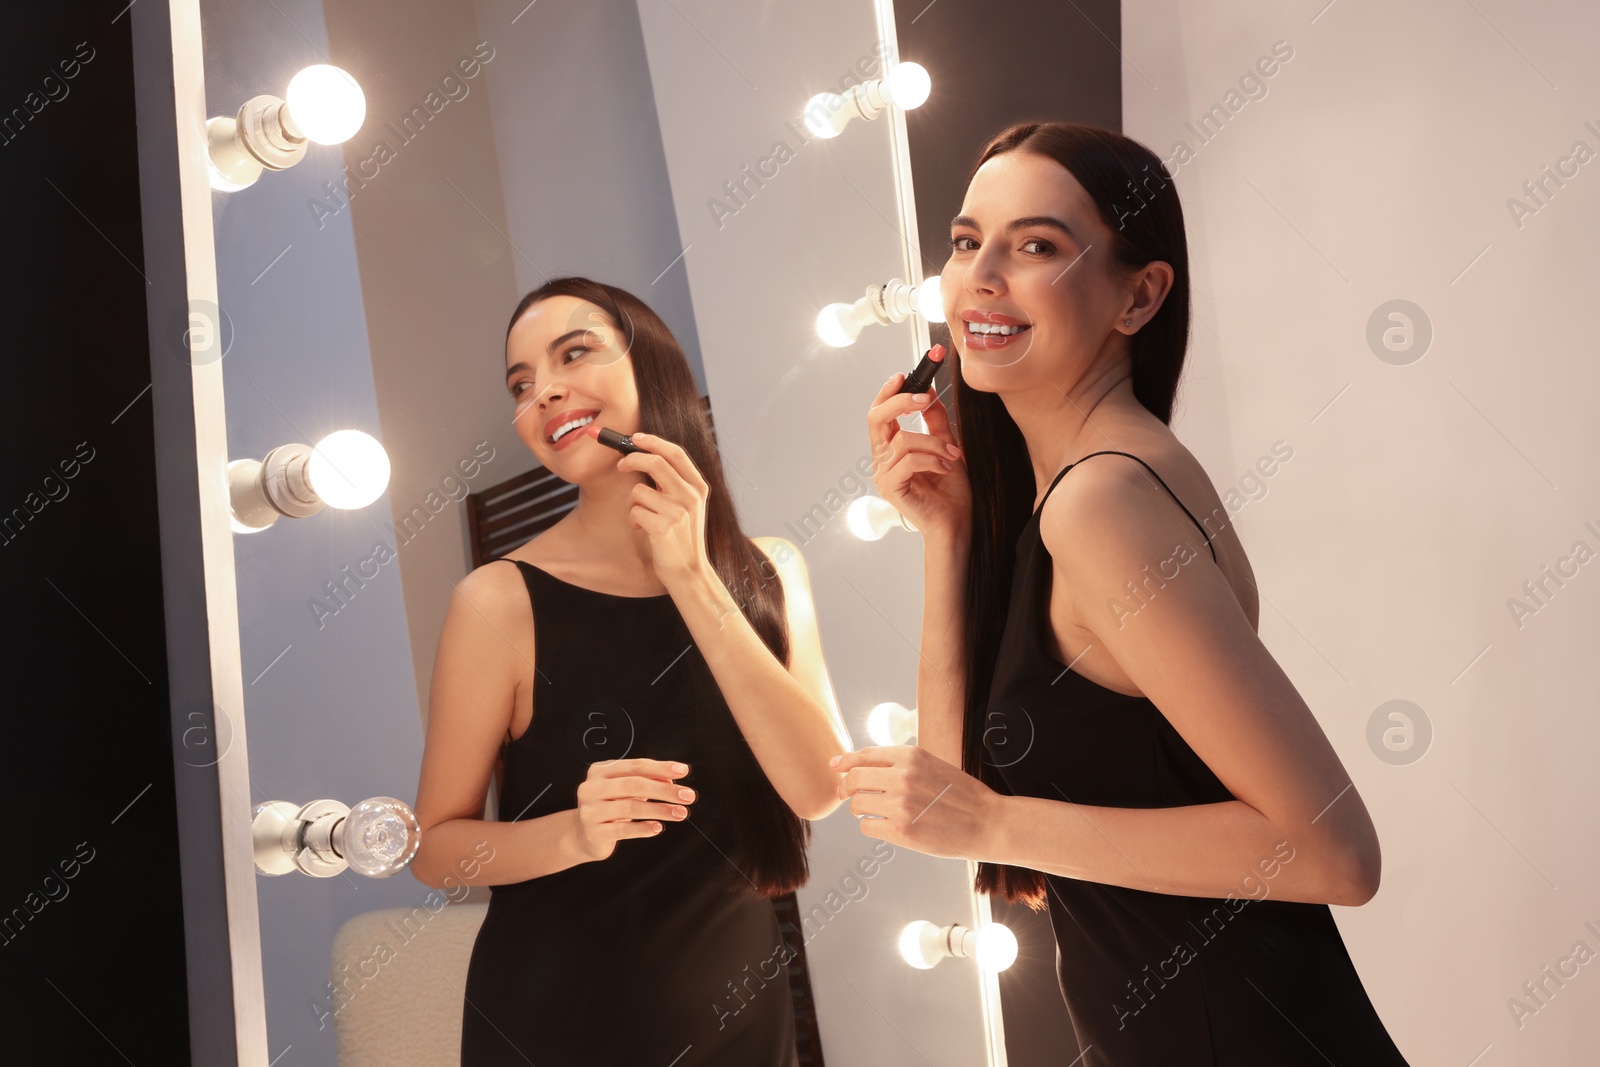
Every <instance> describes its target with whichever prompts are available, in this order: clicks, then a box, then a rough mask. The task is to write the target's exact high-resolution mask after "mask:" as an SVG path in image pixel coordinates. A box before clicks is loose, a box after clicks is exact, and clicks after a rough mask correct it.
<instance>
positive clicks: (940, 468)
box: [867, 345, 972, 539]
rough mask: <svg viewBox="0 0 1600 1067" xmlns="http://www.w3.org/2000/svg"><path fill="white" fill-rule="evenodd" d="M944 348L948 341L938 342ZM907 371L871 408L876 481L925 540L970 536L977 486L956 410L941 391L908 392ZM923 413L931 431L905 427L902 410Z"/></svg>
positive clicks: (894, 379)
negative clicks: (970, 477) (955, 427)
mask: <svg viewBox="0 0 1600 1067" xmlns="http://www.w3.org/2000/svg"><path fill="white" fill-rule="evenodd" d="M934 349H938V350H939V351H940V352H941V353H942V352H943V350H944V346H943V345H935V346H934ZM904 380H905V375H904V374H895V375H893V376H892V377H891V378H890V379H889V380H888V381H887V382H884V383H883V388H882V389H880V390H878V395H877V396H876V397H874V398H873V401H872V407H871V408H869V409H868V411H867V437H868V439H869V440H870V441H871V443H872V469H873V476H872V484H873V485H875V486H877V488H878V495H879V496H881V497H883V499H884V500H887V501H888V502H889V503H890V504H892V505H894V508H895V510H897V511H899V512H900V514H902V515H904V516H905V517H906V518H908V519H910V520H911V522H912V523H913V524H914V525H915V526H916V527H917V529H918V530H919V531H921V532H922V535H923V537H924V539H930V538H952V539H953V538H960V537H965V536H966V535H967V530H968V524H969V522H970V515H971V513H972V486H971V484H970V483H969V482H968V481H967V467H966V461H965V457H964V456H963V455H962V453H961V449H960V448H959V447H958V446H957V445H956V441H955V435H954V434H953V433H952V432H951V430H950V415H949V412H948V411H947V410H946V408H945V406H944V401H942V400H940V399H939V395H938V392H937V390H933V389H930V390H928V391H927V392H925V393H902V392H900V387H901V384H902V383H903V382H904ZM916 411H920V412H922V417H923V419H924V420H925V421H926V423H927V426H928V432H927V433H917V432H915V431H913V430H906V429H902V428H901V426H900V422H899V419H900V417H901V416H902V415H910V414H911V413H912V412H916Z"/></svg>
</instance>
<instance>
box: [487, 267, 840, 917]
mask: <svg viewBox="0 0 1600 1067" xmlns="http://www.w3.org/2000/svg"><path fill="white" fill-rule="evenodd" d="M553 296H572V297H577V298H578V299H579V300H585V301H588V302H589V303H591V304H593V305H595V306H596V307H598V308H600V310H601V311H603V312H604V313H605V315H606V317H607V318H608V319H609V320H610V321H611V325H612V326H613V328H615V329H616V330H618V331H619V332H620V333H621V335H622V338H621V340H622V342H623V347H625V348H626V349H627V351H628V353H629V355H630V356H631V357H632V362H633V380H634V385H635V387H636V388H637V389H638V392H639V429H641V430H643V431H644V432H646V433H653V434H655V435H656V436H658V437H663V438H665V439H666V440H668V441H672V442H673V443H675V444H677V445H680V446H682V448H683V450H684V451H685V452H688V453H689V458H690V459H692V460H693V461H694V465H695V468H696V469H697V470H699V471H700V474H701V476H702V477H704V478H705V480H706V485H707V487H708V489H709V492H708V493H707V497H706V558H707V559H709V560H710V561H711V566H712V567H713V569H715V570H716V572H717V575H718V577H720V578H721V579H722V582H723V584H724V585H725V586H727V588H728V589H729V591H730V592H732V593H733V595H734V599H735V601H736V602H737V603H738V605H739V610H740V611H741V612H743V614H744V617H745V618H746V619H748V620H749V621H750V626H751V628H752V629H754V630H755V632H756V633H757V634H759V635H760V637H761V640H762V642H763V643H765V644H766V646H767V648H768V649H770V650H771V652H772V654H773V655H774V656H776V657H777V659H778V662H780V663H782V664H784V665H785V666H786V667H787V666H788V663H789V626H788V623H787V621H786V617H785V615H784V596H783V585H782V584H781V583H780V581H779V579H778V576H777V571H776V569H775V568H774V567H773V565H772V563H770V562H769V561H768V560H767V558H766V557H765V556H764V555H763V554H762V552H761V550H760V549H759V548H757V547H756V546H755V544H754V543H753V542H751V541H750V539H749V538H747V537H745V535H744V532H743V531H742V530H741V529H740V528H739V516H738V513H737V511H736V510H735V508H734V505H733V497H732V495H731V494H730V493H729V492H728V484H727V481H726V480H725V479H724V478H723V474H722V458H721V455H720V454H719V453H718V451H717V446H716V442H715V441H714V440H713V438H712V436H711V423H710V420H709V419H708V418H707V417H706V411H705V407H704V405H703V404H702V403H701V401H700V394H699V391H698V389H697V388H696V386H695V383H694V376H693V374H691V373H690V371H689V361H688V359H687V358H686V357H685V356H684V354H683V348H682V346H680V345H679V344H678V340H677V338H675V337H674V336H672V331H671V330H669V329H667V324H666V323H664V322H662V321H661V317H660V316H659V315H657V314H656V313H655V312H654V311H652V310H651V309H650V307H649V306H648V305H646V304H645V303H644V301H642V300H640V299H639V298H638V297H636V296H634V295H633V294H632V293H630V292H627V291H626V290H624V289H619V288H617V287H616V286H614V285H607V284H606V283H604V282H597V281H592V280H590V279H588V278H578V277H567V278H552V279H550V280H549V281H547V282H545V283H544V284H543V285H541V286H539V288H537V289H535V290H533V292H531V293H529V294H528V295H527V296H525V297H523V298H522V300H521V301H520V302H519V303H518V304H517V309H516V310H515V311H514V312H512V313H511V323H510V324H509V325H507V327H506V336H507V337H508V338H509V337H510V336H511V326H513V325H515V324H516V321H517V320H518V319H519V318H521V317H522V313H523V312H524V311H526V310H527V309H528V308H529V307H531V306H532V305H534V304H535V303H537V302H539V301H540V300H545V299H548V298H549V297H553ZM706 720H707V722H708V725H709V726H710V728H711V729H712V731H713V732H714V738H713V743H714V744H715V745H716V747H717V749H718V750H719V751H722V752H726V753H727V754H728V755H729V758H728V759H727V760H725V761H719V762H718V764H717V765H716V766H715V767H712V766H711V761H706V763H707V767H706V770H707V771H709V772H713V773H714V776H715V778H716V788H718V789H719V790H720V791H722V795H724V796H728V797H733V798H737V799H736V801H735V803H734V804H733V805H732V811H733V835H734V843H733V849H732V852H733V855H732V856H731V857H729V858H730V859H731V860H732V865H731V866H732V868H734V869H730V871H729V873H728V887H729V888H730V889H739V888H743V887H745V886H747V885H749V884H751V883H753V884H754V885H755V886H756V893H757V895H758V896H761V897H775V896H781V895H782V894H784V893H788V892H792V891H793V890H795V889H798V888H799V887H801V886H803V885H805V884H806V881H807V880H808V879H809V877H810V868H809V864H808V863H807V859H806V846H807V844H808V843H809V842H810V840H811V823H810V822H808V821H807V820H805V819H802V818H800V817H799V816H798V815H796V814H795V813H794V811H793V809H791V808H790V807H789V805H788V804H786V803H784V801H783V798H781V797H780V796H778V793H777V790H775V789H773V788H772V783H771V782H770V781H769V780H768V779H767V776H766V774H765V773H764V772H763V771H762V770H761V765H760V764H759V763H758V762H756V758H755V755H754V753H752V752H751V751H750V746H749V744H748V743H747V742H746V741H745V739H744V735H743V734H741V733H740V732H739V727H738V724H737V723H736V722H735V721H734V720H733V717H732V715H709V716H707V717H706ZM702 792H703V790H702ZM746 879H748V881H746Z"/></svg>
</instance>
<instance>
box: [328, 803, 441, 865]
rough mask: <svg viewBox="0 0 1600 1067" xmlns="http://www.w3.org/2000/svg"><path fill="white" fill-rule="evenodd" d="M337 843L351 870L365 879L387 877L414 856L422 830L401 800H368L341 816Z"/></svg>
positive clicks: (409, 809)
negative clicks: (342, 817)
mask: <svg viewBox="0 0 1600 1067" xmlns="http://www.w3.org/2000/svg"><path fill="white" fill-rule="evenodd" d="M338 844H339V853H340V855H342V856H343V857H344V859H345V862H346V863H348V864H349V865H350V869H351V870H353V871H355V872H356V873H357V874H364V875H366V876H367V877H368V878H387V877H389V876H390V875H392V874H394V873H395V872H396V871H399V870H401V869H402V868H404V867H405V866H406V864H408V863H410V862H411V859H412V857H413V856H415V855H416V854H417V848H418V846H420V845H421V844H422V827H421V826H420V824H419V823H418V822H417V816H416V813H415V812H414V811H412V810H411V806H410V805H409V804H407V803H406V802H405V801H403V800H396V799H395V798H394V797H372V798H370V799H368V800H363V801H362V802H361V803H359V804H357V805H356V806H355V807H353V808H351V809H350V813H349V814H348V815H346V816H345V817H344V824H343V826H342V827H341V828H340V836H339V841H338Z"/></svg>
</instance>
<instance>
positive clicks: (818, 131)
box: [804, 93, 851, 138]
mask: <svg viewBox="0 0 1600 1067" xmlns="http://www.w3.org/2000/svg"><path fill="white" fill-rule="evenodd" d="M804 116H805V123H806V129H808V130H810V131H811V135H812V136H813V137H822V138H828V137H837V136H839V132H840V131H841V130H843V129H844V128H845V126H846V125H847V124H848V123H849V121H850V119H851V112H850V110H849V108H848V106H847V105H846V102H845V98H844V97H842V96H840V95H839V94H838V93H818V94H817V95H816V96H813V97H812V98H811V99H810V100H807V101H806V109H805V112H804Z"/></svg>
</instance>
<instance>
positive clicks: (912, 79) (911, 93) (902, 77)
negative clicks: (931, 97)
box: [883, 63, 933, 111]
mask: <svg viewBox="0 0 1600 1067" xmlns="http://www.w3.org/2000/svg"><path fill="white" fill-rule="evenodd" d="M883 87H884V89H885V90H887V91H888V94H889V99H890V100H892V101H893V102H894V104H895V106H896V107H899V108H902V109H904V110H906V111H909V110H911V109H912V108H914V107H916V106H918V105H919V104H921V103H922V102H923V101H924V100H926V99H928V93H929V91H931V90H932V88H933V80H932V79H931V78H929V77H928V71H927V69H926V68H924V67H923V66H922V64H920V63H899V64H896V66H895V68H894V69H893V70H891V71H890V72H889V76H888V77H887V78H885V79H884V80H883Z"/></svg>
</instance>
